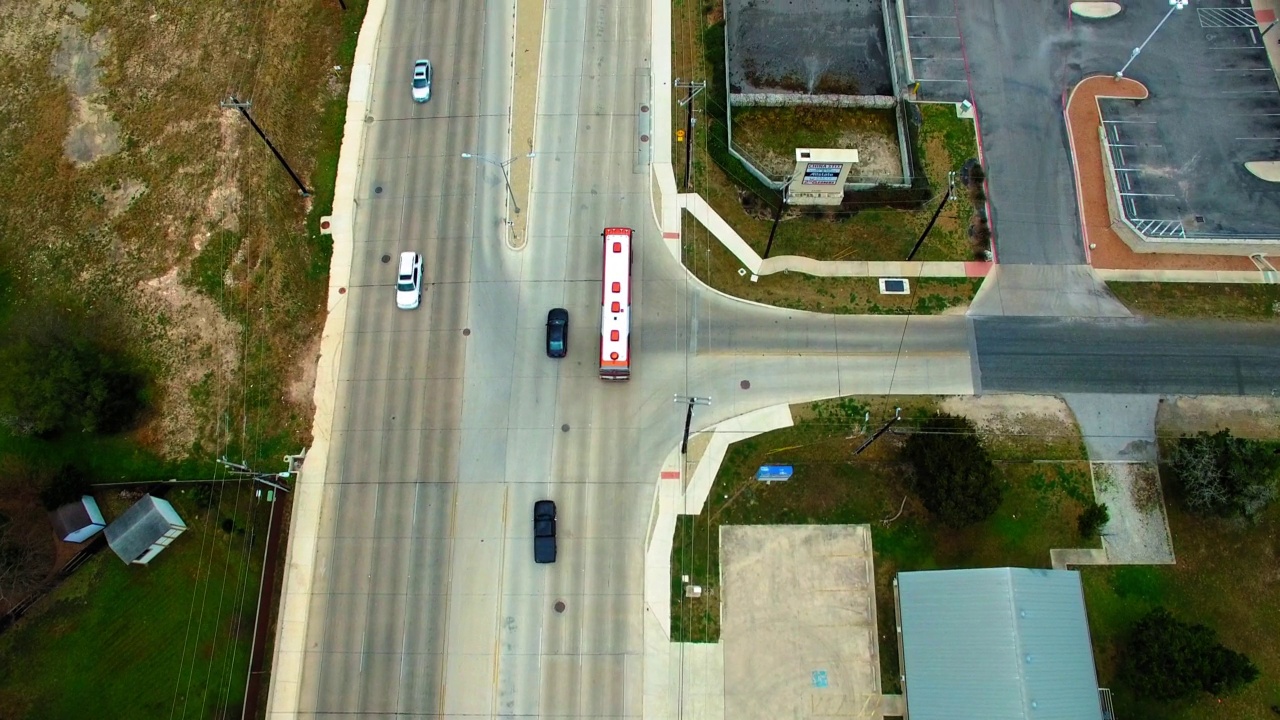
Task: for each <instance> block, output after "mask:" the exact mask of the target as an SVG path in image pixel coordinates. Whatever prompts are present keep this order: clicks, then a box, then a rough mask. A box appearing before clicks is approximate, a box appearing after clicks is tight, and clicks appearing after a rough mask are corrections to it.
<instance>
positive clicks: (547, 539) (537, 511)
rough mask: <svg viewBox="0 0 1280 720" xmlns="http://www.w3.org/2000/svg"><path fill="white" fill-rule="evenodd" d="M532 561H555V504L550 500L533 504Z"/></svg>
mask: <svg viewBox="0 0 1280 720" xmlns="http://www.w3.org/2000/svg"><path fill="white" fill-rule="evenodd" d="M533 561H534V562H536V563H553V562H555V561H556V504H555V503H554V502H552V501H551V500H539V501H538V502H536V503H534V504H533Z"/></svg>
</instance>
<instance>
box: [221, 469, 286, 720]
mask: <svg viewBox="0 0 1280 720" xmlns="http://www.w3.org/2000/svg"><path fill="white" fill-rule="evenodd" d="M306 457H307V451H306V450H303V451H302V452H301V453H300V454H298V455H285V456H284V461H285V464H286V465H285V467H286V468H287V469H286V470H285V471H284V472H277V473H264V472H258V471H256V470H253V469H251V468H249V466H247V465H245V464H244V463H236V462H231V461H230V460H228V459H227V458H226V457H220V458H218V463H219V464H220V465H223V466H224V467H226V468H227V469H228V470H229V471H230V472H231V474H232V475H239V476H241V477H244V478H246V479H252V480H253V481H254V482H257V483H262V484H263V485H266V486H267V487H268V488H269V489H268V490H267V501H268V502H270V503H271V509H270V512H269V514H268V515H267V539H266V542H264V543H263V550H262V576H261V578H260V579H259V582H258V604H257V609H256V610H255V611H254V614H253V635H251V636H250V641H249V642H250V645H249V674H248V677H247V678H246V679H245V703H244V705H243V707H242V709H241V712H240V720H250V719H251V718H253V717H254V716H255V715H256V713H257V710H258V697H259V695H258V694H259V693H260V692H261V691H262V679H263V675H262V665H263V655H264V654H265V651H266V638H265V632H266V628H265V627H263V626H261V625H260V623H261V621H262V615H263V613H262V603H263V597H264V595H265V596H267V597H270V596H269V592H270V590H271V576H273V575H274V574H275V566H276V560H277V559H278V554H279V549H280V543H279V541H278V539H276V538H274V537H273V536H272V534H271V532H272V530H274V529H275V524H276V516H277V515H279V514H280V512H281V510H280V508H281V507H283V505H278V504H277V503H276V497H275V492H274V491H276V490H279V491H282V492H289V488H287V487H285V486H284V485H281V484H279V482H276V481H284V480H288V479H289V478H290V477H292V476H293V475H294V474H295V473H297V472H298V470H299V469H301V467H302V461H303V460H305V459H306ZM268 602H270V600H268ZM259 633H264V636H263V637H259Z"/></svg>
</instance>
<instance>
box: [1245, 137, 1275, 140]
mask: <svg viewBox="0 0 1280 720" xmlns="http://www.w3.org/2000/svg"><path fill="white" fill-rule="evenodd" d="M1236 139H1237V140H1280V137H1242V138H1236Z"/></svg>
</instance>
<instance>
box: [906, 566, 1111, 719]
mask: <svg viewBox="0 0 1280 720" xmlns="http://www.w3.org/2000/svg"><path fill="white" fill-rule="evenodd" d="M894 585H895V589H896V594H897V603H898V640H899V648H900V651H901V656H902V671H903V676H904V678H905V680H904V682H903V691H904V693H905V695H906V705H907V716H908V717H909V718H910V719H911V720H969V719H972V720H1031V719H1035V720H1099V719H1100V718H1101V717H1102V705H1101V702H1100V700H1099V691H1098V676H1097V671H1096V670H1095V668H1094V664H1093V646H1092V644H1091V643H1090V640H1089V624H1088V621H1087V619H1086V618H1085V610H1084V591H1083V588H1082V587H1081V585H1080V573H1078V572H1076V571H1074V570H1027V569H1022V568H982V569H972V570H936V571H928V572H904V573H899V574H898V577H897V579H896V580H895V583H894Z"/></svg>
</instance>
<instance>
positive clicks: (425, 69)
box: [413, 60, 431, 103]
mask: <svg viewBox="0 0 1280 720" xmlns="http://www.w3.org/2000/svg"><path fill="white" fill-rule="evenodd" d="M430 99H431V61H430V60H419V61H417V62H415V63H414V64H413V101H414V102H420V103H424V102H426V101H428V100H430Z"/></svg>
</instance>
